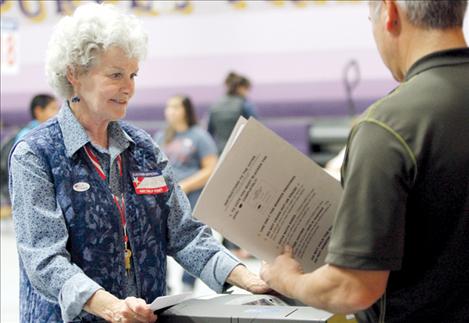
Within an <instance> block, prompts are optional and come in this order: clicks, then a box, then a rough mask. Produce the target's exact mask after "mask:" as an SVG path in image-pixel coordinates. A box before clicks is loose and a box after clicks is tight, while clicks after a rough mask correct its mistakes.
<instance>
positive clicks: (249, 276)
mask: <svg viewBox="0 0 469 323" xmlns="http://www.w3.org/2000/svg"><path fill="white" fill-rule="evenodd" d="M226 281H227V282H228V283H229V284H232V285H235V286H237V287H239V288H242V289H245V290H247V291H249V292H251V293H254V294H263V293H267V292H268V291H270V288H269V286H268V285H267V284H266V283H265V282H264V281H263V280H262V279H260V278H259V277H258V276H257V275H255V274H254V273H252V272H250V271H249V270H248V269H247V268H246V267H245V266H244V265H238V266H236V267H235V268H234V269H233V271H232V272H231V273H230V275H229V276H228V278H227V280H226Z"/></svg>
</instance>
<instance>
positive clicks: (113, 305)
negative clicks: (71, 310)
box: [85, 290, 157, 323]
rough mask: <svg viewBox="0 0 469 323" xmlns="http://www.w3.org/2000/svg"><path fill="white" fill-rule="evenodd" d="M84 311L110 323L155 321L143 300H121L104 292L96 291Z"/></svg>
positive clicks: (130, 298)
mask: <svg viewBox="0 0 469 323" xmlns="http://www.w3.org/2000/svg"><path fill="white" fill-rule="evenodd" d="M85 310H86V311H87V312H89V313H91V314H94V315H98V316H100V317H102V318H104V319H105V320H106V321H108V322H112V323H148V322H155V321H156V319H157V316H156V315H155V314H154V313H153V311H152V310H151V309H150V305H148V304H147V303H146V302H145V301H144V300H143V299H141V298H136V297H127V298H126V299H125V300H122V299H118V298H117V297H115V296H114V295H112V294H110V293H108V292H106V291H105V290H98V291H96V293H94V294H93V296H92V297H91V298H90V299H89V300H88V302H87V303H86V305H85Z"/></svg>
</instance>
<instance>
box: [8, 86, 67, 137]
mask: <svg viewBox="0 0 469 323" xmlns="http://www.w3.org/2000/svg"><path fill="white" fill-rule="evenodd" d="M29 111H30V112H31V117H32V120H31V121H30V122H29V123H28V124H27V125H26V126H25V127H24V128H22V129H21V130H20V131H19V132H18V133H17V134H16V138H15V140H16V141H18V140H20V139H21V138H23V137H24V136H25V135H26V134H27V133H28V132H30V131H31V130H32V129H34V128H36V127H37V126H38V125H40V124H41V123H43V122H45V121H47V120H49V119H50V118H52V117H53V116H55V115H56V114H57V112H58V111H59V104H58V103H57V100H56V99H55V98H54V97H53V96H51V95H49V94H38V95H36V96H35V97H34V98H33V99H32V101H31V104H30V107H29Z"/></svg>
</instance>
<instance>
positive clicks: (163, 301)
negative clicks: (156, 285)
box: [150, 292, 192, 311]
mask: <svg viewBox="0 0 469 323" xmlns="http://www.w3.org/2000/svg"><path fill="white" fill-rule="evenodd" d="M191 297H192V293H190V292H187V293H182V294H177V295H168V296H160V297H157V298H155V300H154V301H153V302H151V304H150V308H151V310H152V311H157V310H159V309H162V308H165V307H168V306H173V305H176V304H179V303H181V302H183V301H185V300H186V299H189V298H191Z"/></svg>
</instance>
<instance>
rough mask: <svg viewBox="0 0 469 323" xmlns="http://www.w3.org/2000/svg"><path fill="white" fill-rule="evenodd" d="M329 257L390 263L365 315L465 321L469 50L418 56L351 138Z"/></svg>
mask: <svg viewBox="0 0 469 323" xmlns="http://www.w3.org/2000/svg"><path fill="white" fill-rule="evenodd" d="M342 172H343V174H342V175H343V183H342V184H343V187H344V193H343V199H342V201H341V205H340V207H339V210H338V212H337V216H336V219H335V223H334V229H333V233H332V237H331V241H330V244H329V253H328V256H327V258H326V262H327V263H329V264H333V265H336V266H341V267H346V268H353V269H361V270H390V271H391V273H390V276H389V281H388V285H387V290H386V293H385V294H384V296H383V297H382V298H381V299H380V300H379V301H378V302H377V303H376V304H375V305H373V306H372V308H370V309H369V310H367V311H365V312H362V313H358V314H357V317H358V319H359V320H360V321H361V322H389V323H391V322H438V323H440V322H451V323H454V322H469V49H467V48H465V49H455V50H447V51H442V52H436V53H433V54H430V55H428V56H425V57H423V58H422V59H420V60H418V61H417V62H416V63H415V64H414V65H413V66H412V67H411V68H410V70H409V71H408V73H407V76H406V80H405V81H404V82H403V83H402V84H401V85H400V86H399V87H398V88H397V89H395V90H394V91H393V92H392V93H390V94H389V95H388V96H386V97H385V98H383V99H381V100H379V101H378V102H376V103H375V104H373V105H372V106H371V107H370V108H369V109H368V110H367V111H366V112H365V113H364V115H363V116H362V117H361V119H360V120H359V121H358V123H357V124H356V125H355V126H354V128H353V129H352V131H351V134H350V136H349V140H348V145H347V151H346V155H345V161H344V165H343V168H342Z"/></svg>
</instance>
